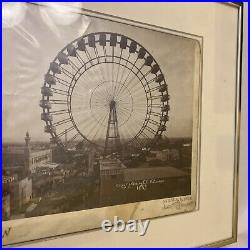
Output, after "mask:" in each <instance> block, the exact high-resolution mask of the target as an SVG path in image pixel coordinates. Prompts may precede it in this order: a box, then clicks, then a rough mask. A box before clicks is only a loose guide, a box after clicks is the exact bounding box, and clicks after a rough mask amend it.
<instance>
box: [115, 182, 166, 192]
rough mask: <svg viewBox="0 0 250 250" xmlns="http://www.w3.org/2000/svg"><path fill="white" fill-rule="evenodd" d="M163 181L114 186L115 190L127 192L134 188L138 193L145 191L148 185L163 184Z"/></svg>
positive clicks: (127, 183)
mask: <svg viewBox="0 0 250 250" xmlns="http://www.w3.org/2000/svg"><path fill="white" fill-rule="evenodd" d="M164 182H165V180H163V179H148V180H142V181H130V182H126V183H119V184H116V188H120V189H123V190H129V189H132V188H135V189H136V190H138V191H146V190H147V188H148V186H149V185H152V184H159V183H164Z"/></svg>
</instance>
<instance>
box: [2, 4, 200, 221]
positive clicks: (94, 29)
mask: <svg viewBox="0 0 250 250" xmlns="http://www.w3.org/2000/svg"><path fill="white" fill-rule="evenodd" d="M15 11H17V13H18V15H19V17H20V20H12V22H10V21H8V22H6V23H5V22H3V41H2V42H3V45H2V46H3V70H2V71H3V87H2V89H3V95H2V98H3V107H2V108H3V120H2V125H3V130H2V133H3V143H2V166H3V167H2V188H3V193H2V195H3V196H2V212H3V217H2V218H3V221H11V220H21V219H24V218H26V219H27V218H31V217H39V216H45V215H52V214H61V213H68V212H75V211H82V210H89V209H95V208H102V207H110V206H116V205H123V204H130V203H136V202H144V201H153V200H159V199H161V200H162V201H163V206H164V207H165V212H164V213H165V215H167V214H168V209H169V208H170V209H174V210H171V214H173V213H179V212H185V211H186V212H188V211H192V210H194V209H195V207H196V205H197V189H198V184H197V172H198V167H197V163H198V145H199V142H198V141H199V132H198V131H199V126H198V125H199V114H198V110H199V108H198V107H199V101H198V99H199V86H200V74H201V69H200V65H201V58H202V44H201V42H200V40H198V39H197V38H196V37H192V36H191V35H186V34H182V33H181V32H177V31H173V32H170V31H169V32H168V31H167V30H166V31H159V30H154V29H153V28H151V29H150V28H143V27H139V26H137V25H131V24H126V23H122V22H117V21H113V20H109V19H105V18H100V17H95V16H94V15H93V14H91V15H88V13H86V14H79V13H72V15H71V16H67V18H62V16H60V15H58V10H57V9H56V7H55V6H54V5H53V4H51V5H50V6H48V7H46V6H40V5H36V4H26V5H25V6H24V5H20V6H19V7H16V9H15ZM24 13H25V14H24ZM18 15H17V16H18ZM15 21H16V22H15ZM170 201H171V202H170ZM182 201H187V202H188V203H185V204H186V205H187V207H185V206H184V205H185V204H184V205H183V206H184V210H183V209H182ZM190 204H191V205H190ZM189 205H190V206H189ZM153 216H154V217H155V216H157V214H154V215H153Z"/></svg>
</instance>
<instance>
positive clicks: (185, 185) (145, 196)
mask: <svg viewBox="0 0 250 250" xmlns="http://www.w3.org/2000/svg"><path fill="white" fill-rule="evenodd" d="M160 156H161V155H160ZM190 193H191V178H190V175H189V174H188V173H186V172H184V171H182V170H180V169H177V168H175V167H170V166H167V165H166V164H165V165H164V166H154V167H149V166H148V164H147V163H145V164H143V165H141V166H140V167H136V168H127V167H126V166H124V164H123V163H122V162H120V161H119V160H118V159H103V160H100V206H110V205H117V204H123V203H131V202H137V201H142V200H145V201H146V200H151V199H162V198H166V197H174V196H182V195H187V194H190Z"/></svg>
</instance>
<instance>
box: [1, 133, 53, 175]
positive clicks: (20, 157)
mask: <svg viewBox="0 0 250 250" xmlns="http://www.w3.org/2000/svg"><path fill="white" fill-rule="evenodd" d="M30 141H31V137H30V135H29V133H28V132H27V133H26V137H25V145H22V144H14V145H13V144H9V145H4V146H3V150H2V151H3V152H2V154H3V155H2V156H3V169H5V170H13V171H15V170H20V169H22V170H23V171H25V170H26V171H30V172H32V173H34V172H35V170H36V168H38V167H40V166H42V165H43V164H45V163H48V162H51V161H52V151H51V149H41V148H39V147H31V144H30Z"/></svg>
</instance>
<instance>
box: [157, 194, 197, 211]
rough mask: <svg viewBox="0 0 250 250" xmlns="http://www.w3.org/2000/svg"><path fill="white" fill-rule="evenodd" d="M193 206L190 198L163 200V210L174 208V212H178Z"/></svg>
mask: <svg viewBox="0 0 250 250" xmlns="http://www.w3.org/2000/svg"><path fill="white" fill-rule="evenodd" d="M192 204H193V200H192V197H191V196H186V197H173V198H168V199H165V200H163V207H162V208H163V209H171V208H174V209H176V210H180V209H182V208H184V207H188V206H190V205H192Z"/></svg>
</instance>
